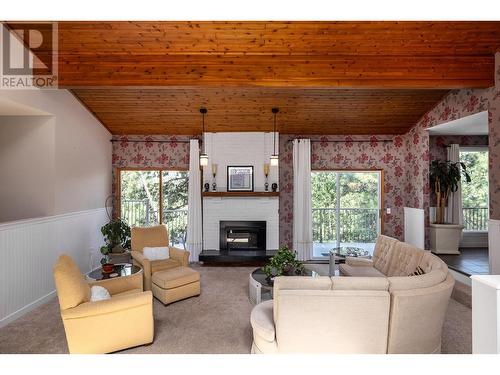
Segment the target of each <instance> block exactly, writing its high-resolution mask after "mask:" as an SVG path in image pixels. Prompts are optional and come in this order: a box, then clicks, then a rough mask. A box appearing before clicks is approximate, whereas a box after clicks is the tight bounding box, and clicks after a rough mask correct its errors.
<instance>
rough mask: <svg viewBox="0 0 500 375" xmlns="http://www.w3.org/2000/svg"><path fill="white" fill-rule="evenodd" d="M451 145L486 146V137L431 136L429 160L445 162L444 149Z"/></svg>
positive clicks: (445, 153)
mask: <svg viewBox="0 0 500 375" xmlns="http://www.w3.org/2000/svg"><path fill="white" fill-rule="evenodd" d="M451 144H458V145H460V146H488V136H487V135H468V136H465V135H446V136H443V135H431V136H430V137H429V152H430V160H431V161H432V160H446V158H447V156H448V154H447V150H446V147H447V146H449V145H451Z"/></svg>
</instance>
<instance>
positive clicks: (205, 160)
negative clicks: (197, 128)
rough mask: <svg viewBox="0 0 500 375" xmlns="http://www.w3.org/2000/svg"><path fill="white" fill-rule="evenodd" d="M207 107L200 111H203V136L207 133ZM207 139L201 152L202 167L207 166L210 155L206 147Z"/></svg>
mask: <svg viewBox="0 0 500 375" xmlns="http://www.w3.org/2000/svg"><path fill="white" fill-rule="evenodd" d="M207 112H208V111H207V109H206V108H205V107H201V108H200V113H201V118H202V120H201V121H202V132H201V136H202V137H203V136H204V135H205V115H206V113H207ZM205 143H206V142H205V140H203V150H202V153H201V154H200V165H201V166H202V167H206V166H207V165H208V155H207V153H206V148H205Z"/></svg>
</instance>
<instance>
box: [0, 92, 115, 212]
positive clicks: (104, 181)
mask: <svg viewBox="0 0 500 375" xmlns="http://www.w3.org/2000/svg"><path fill="white" fill-rule="evenodd" d="M0 98H5V99H7V100H10V101H14V102H17V103H19V104H21V105H26V106H29V107H32V108H34V109H37V110H41V111H44V112H47V113H49V114H50V115H51V116H52V117H53V121H54V124H53V127H54V129H53V142H54V147H53V152H54V180H53V183H54V208H53V213H54V214H62V213H67V212H74V211H81V210H87V209H91V208H99V207H103V206H104V202H105V199H106V197H107V196H108V195H110V194H111V154H112V151H111V142H110V141H109V140H110V138H111V134H110V133H109V132H108V130H106V128H104V127H103V126H102V124H101V123H100V122H99V121H97V119H96V118H95V117H94V116H93V115H92V114H91V113H90V112H89V111H87V109H85V108H84V107H83V106H82V105H81V104H80V103H79V102H78V100H77V99H76V98H75V97H74V96H73V95H72V94H71V93H70V92H69V91H68V90H0ZM47 130H49V129H48V128H47ZM50 131H52V130H50ZM47 152H51V151H50V150H47ZM37 168H38V167H37V165H36V163H34V164H33V165H32V168H31V169H28V170H27V171H26V172H27V173H28V174H30V172H34V171H35V169H37Z"/></svg>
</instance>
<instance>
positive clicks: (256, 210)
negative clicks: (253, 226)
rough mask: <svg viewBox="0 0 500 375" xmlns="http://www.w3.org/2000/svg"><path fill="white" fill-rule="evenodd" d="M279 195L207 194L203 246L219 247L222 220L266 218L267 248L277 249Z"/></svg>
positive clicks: (259, 219)
mask: <svg viewBox="0 0 500 375" xmlns="http://www.w3.org/2000/svg"><path fill="white" fill-rule="evenodd" d="M278 206H279V199H278V197H258V198H257V197H204V198H203V249H205V250H220V249H219V245H220V242H219V236H220V226H219V224H220V222H221V221H233V220H234V221H266V248H267V249H268V250H275V249H278V243H279V238H278V236H279V220H278Z"/></svg>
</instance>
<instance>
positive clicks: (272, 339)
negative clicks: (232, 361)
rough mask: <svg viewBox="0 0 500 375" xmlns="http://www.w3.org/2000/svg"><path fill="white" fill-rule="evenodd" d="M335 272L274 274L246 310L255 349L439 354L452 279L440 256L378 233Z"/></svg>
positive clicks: (264, 351)
mask: <svg viewBox="0 0 500 375" xmlns="http://www.w3.org/2000/svg"><path fill="white" fill-rule="evenodd" d="M340 273H341V275H342V276H335V277H327V276H321V277H300V276H298V277H278V278H276V280H275V283H274V290H273V294H274V299H273V300H271V301H265V302H263V303H260V304H259V305H257V306H255V307H254V309H253V310H252V313H251V318H250V320H251V324H252V329H253V338H254V341H253V344H252V353H440V351H441V332H442V327H443V322H444V317H445V314H446V309H447V307H448V303H449V299H450V295H451V292H452V290H453V286H454V283H455V281H454V279H453V276H452V275H451V274H450V273H449V271H448V267H447V266H446V264H445V263H444V262H443V261H441V259H439V258H438V257H436V256H435V255H433V254H431V253H430V252H429V251H425V250H422V249H418V248H416V247H414V246H411V245H408V244H405V243H403V242H400V241H397V240H395V239H393V238H390V237H386V236H380V237H379V238H378V239H377V243H376V246H375V251H374V255H373V258H372V259H371V260H366V259H356V258H348V259H347V260H346V264H344V265H341V267H340Z"/></svg>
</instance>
